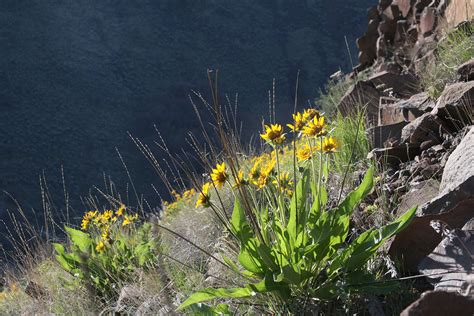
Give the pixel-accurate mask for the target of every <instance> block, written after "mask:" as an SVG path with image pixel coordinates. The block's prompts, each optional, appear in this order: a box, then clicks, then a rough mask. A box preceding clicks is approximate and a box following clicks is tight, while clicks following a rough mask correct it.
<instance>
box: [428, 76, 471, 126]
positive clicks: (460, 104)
mask: <svg viewBox="0 0 474 316" xmlns="http://www.w3.org/2000/svg"><path fill="white" fill-rule="evenodd" d="M432 113H433V114H436V115H438V116H439V117H441V118H443V119H444V120H446V121H447V122H448V123H449V124H450V126H451V127H452V128H454V129H456V130H459V129H462V128H463V127H464V126H468V125H471V124H472V123H473V117H472V116H473V113H474V81H469V82H458V83H454V84H452V85H449V86H447V87H446V88H445V89H444V91H443V93H442V94H441V96H440V97H439V99H438V102H437V103H436V106H435V108H434V109H433V111H432Z"/></svg>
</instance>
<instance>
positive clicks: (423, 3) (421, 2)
mask: <svg viewBox="0 0 474 316" xmlns="http://www.w3.org/2000/svg"><path fill="white" fill-rule="evenodd" d="M432 1H433V0H417V1H416V3H415V12H416V13H421V12H422V11H423V9H424V8H426V7H427V6H428V5H429V4H430V3H431V2H432Z"/></svg>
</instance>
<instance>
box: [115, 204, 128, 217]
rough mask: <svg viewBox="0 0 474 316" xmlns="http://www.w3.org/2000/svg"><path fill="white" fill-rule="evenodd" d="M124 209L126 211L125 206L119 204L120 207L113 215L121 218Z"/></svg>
mask: <svg viewBox="0 0 474 316" xmlns="http://www.w3.org/2000/svg"><path fill="white" fill-rule="evenodd" d="M125 209H126V207H125V205H124V204H120V207H119V208H118V209H117V211H115V215H117V216H122V215H123V212H124V211H125Z"/></svg>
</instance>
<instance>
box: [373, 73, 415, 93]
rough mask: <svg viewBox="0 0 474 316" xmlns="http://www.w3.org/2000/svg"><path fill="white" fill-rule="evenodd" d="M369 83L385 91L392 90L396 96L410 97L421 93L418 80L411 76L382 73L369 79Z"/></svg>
mask: <svg viewBox="0 0 474 316" xmlns="http://www.w3.org/2000/svg"><path fill="white" fill-rule="evenodd" d="M368 80H369V81H371V82H373V83H374V84H375V85H376V86H382V87H383V89H390V90H391V91H392V92H393V93H394V94H395V95H396V96H399V97H404V98H406V97H410V96H412V95H414V94H415V93H417V92H419V82H418V79H417V78H416V77H415V76H413V75H411V74H396V73H393V72H388V71H381V72H378V73H376V74H373V75H372V76H370V77H369V79H368Z"/></svg>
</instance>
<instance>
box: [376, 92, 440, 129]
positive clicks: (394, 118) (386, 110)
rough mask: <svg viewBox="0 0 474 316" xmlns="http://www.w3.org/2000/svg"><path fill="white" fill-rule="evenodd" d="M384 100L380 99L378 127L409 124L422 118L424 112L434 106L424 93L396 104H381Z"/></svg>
mask: <svg viewBox="0 0 474 316" xmlns="http://www.w3.org/2000/svg"><path fill="white" fill-rule="evenodd" d="M385 99H386V98H383V97H382V98H381V99H380V106H379V125H386V124H394V123H399V122H402V121H405V122H411V121H413V120H415V119H416V118H418V117H420V116H422V115H423V114H424V112H427V111H431V110H432V109H433V108H434V106H435V104H434V102H433V101H431V100H430V98H429V97H428V95H427V94H426V93H425V92H423V93H418V94H415V95H413V96H412V97H411V98H409V99H408V100H400V101H397V102H382V100H385Z"/></svg>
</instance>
